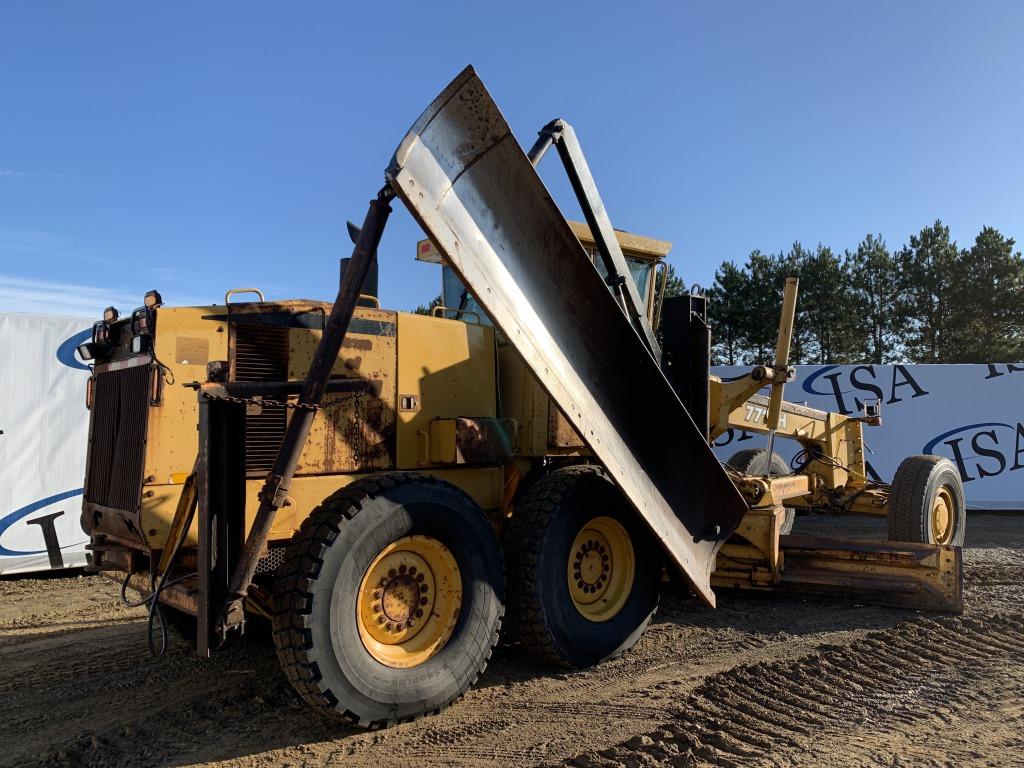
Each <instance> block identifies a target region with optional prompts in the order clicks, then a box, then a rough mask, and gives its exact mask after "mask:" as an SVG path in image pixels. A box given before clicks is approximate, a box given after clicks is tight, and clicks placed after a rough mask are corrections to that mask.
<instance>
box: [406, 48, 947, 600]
mask: <svg viewBox="0 0 1024 768" xmlns="http://www.w3.org/2000/svg"><path fill="white" fill-rule="evenodd" d="M562 130H565V131H567V132H568V133H569V134H570V136H569V140H567V141H564V142H562V143H561V144H560V145H559V154H560V155H562V159H563V162H564V163H565V165H566V169H567V171H568V173H569V176H570V180H571V181H572V184H573V188H574V190H575V191H576V193H577V196H578V197H579V198H580V203H581V206H582V208H583V210H584V213H585V214H586V215H587V218H588V224H590V227H591V230H592V231H593V232H594V233H595V235H597V236H598V237H599V238H600V233H601V230H605V232H606V233H610V232H611V225H610V222H609V221H608V217H607V214H606V213H605V211H604V208H603V205H602V204H601V202H600V198H599V196H598V194H597V190H596V186H594V184H593V179H592V177H591V176H590V174H589V170H588V169H587V167H586V161H585V160H584V159H583V156H582V152H581V151H580V150H579V146H578V143H577V142H576V141H575V137H574V136H573V135H572V134H571V127H569V126H567V125H566V124H564V123H563V122H562V121H554V122H552V123H551V124H549V125H548V126H546V127H545V129H544V130H542V131H541V133H540V136H541V139H540V140H539V141H538V143H537V144H536V145H535V146H534V148H533V149H532V150H531V152H530V154H529V155H527V154H526V153H524V152H523V150H522V148H521V147H520V146H519V144H518V142H517V141H516V140H515V138H514V137H513V135H512V132H511V129H510V128H509V125H508V123H507V122H506V121H505V119H504V117H503V116H502V114H501V112H500V110H499V109H498V107H497V105H496V104H495V102H494V101H493V99H492V98H491V96H490V94H489V93H488V92H487V90H486V88H485V87H484V85H483V83H482V82H481V81H480V79H479V78H478V77H477V75H476V74H475V72H474V70H473V68H472V67H467V68H466V69H465V70H464V71H463V72H462V73H461V74H460V75H459V76H458V77H457V78H456V79H455V80H454V81H453V82H452V83H451V84H450V85H449V86H448V87H447V88H445V90H444V91H442V93H441V94H440V95H439V96H438V97H437V98H436V99H435V100H434V102H433V103H432V104H431V105H430V106H429V107H428V108H427V109H426V111H424V113H423V114H422V115H421V116H420V118H419V119H418V120H417V121H416V123H415V124H414V125H413V127H412V129H411V130H410V131H409V133H408V134H407V135H406V137H405V139H404V140H403V141H402V143H401V145H400V146H399V148H398V150H397V151H396V153H395V156H394V158H393V159H392V162H391V165H390V166H389V168H388V170H387V178H388V181H389V182H390V184H391V186H392V188H393V189H394V191H395V192H396V193H397V194H398V196H399V197H400V198H401V199H402V201H403V202H404V203H405V204H406V206H407V207H408V208H409V210H410V211H411V212H412V214H413V215H414V216H415V217H416V219H417V220H418V221H419V223H420V225H421V226H422V227H423V229H424V231H425V232H426V233H427V234H428V236H429V237H430V239H431V240H432V241H433V243H434V244H435V246H436V247H437V248H438V249H439V250H440V251H441V253H442V254H443V255H444V258H445V259H446V260H447V262H448V263H449V264H450V265H451V266H452V268H453V269H454V270H455V271H456V272H457V273H458V275H459V277H460V278H461V280H462V282H463V284H464V285H466V286H467V288H468V289H469V290H470V291H471V292H472V293H473V295H474V296H475V297H476V298H477V300H478V301H479V302H480V304H481V305H482V306H483V307H484V309H485V310H486V311H487V313H488V315H489V316H490V317H491V318H492V320H493V321H494V322H495V324H496V325H497V326H498V327H499V328H501V330H502V331H503V332H504V333H505V336H506V337H507V338H508V340H509V342H510V343H511V344H513V345H514V346H515V348H516V349H517V351H518V352H519V354H520V355H521V356H522V358H523V360H524V361H525V363H526V365H527V366H528V367H529V368H530V369H531V371H532V372H533V374H534V375H535V376H536V377H537V379H538V380H539V381H540V383H541V385H542V386H543V387H544V388H545V389H546V390H547V392H548V394H549V395H550V396H551V397H552V399H553V400H554V401H555V402H556V403H557V404H558V406H559V408H561V409H562V411H563V412H564V413H565V415H566V417H567V418H568V419H569V421H570V422H571V423H572V426H573V427H574V428H575V429H576V431H577V432H578V433H579V435H580V436H581V437H582V438H583V440H584V441H585V442H586V444H587V447H588V448H589V450H590V451H591V452H592V454H593V455H594V456H595V457H596V458H597V459H598V460H599V461H600V462H601V463H602V464H603V465H604V466H605V468H606V469H607V470H608V472H609V473H610V475H611V476H612V477H613V479H614V480H615V482H616V483H617V485H618V486H619V488H620V489H621V490H622V492H623V493H624V495H625V496H626V497H627V498H628V500H629V501H630V503H631V504H632V505H633V506H634V507H635V508H636V510H637V512H638V513H639V514H640V515H641V516H642V517H643V519H644V520H645V521H646V523H647V524H648V526H649V527H650V528H651V530H652V531H653V532H654V534H655V535H656V536H657V538H658V540H659V541H660V542H661V543H662V545H663V546H664V548H665V549H666V551H667V552H668V553H669V554H670V556H671V557H672V559H673V560H674V562H675V563H676V565H678V567H679V568H680V570H681V571H682V572H683V573H684V574H685V575H686V577H687V578H688V580H689V582H690V584H691V585H692V587H693V588H694V590H695V591H696V592H697V594H698V595H699V596H700V597H702V598H703V599H704V600H705V601H706V602H707V603H708V604H709V605H712V606H713V605H714V604H715V596H714V593H713V592H712V589H711V588H712V586H718V587H736V588H745V589H775V590H779V591H786V592H793V593H800V594H811V595H822V596H833V597H841V598H844V599H853V600H859V601H864V602H874V603H879V604H885V605H893V606H901V607H910V608H919V609H925V610H940V611H955V612H958V611H960V610H962V563H961V555H960V549H959V547H953V546H936V545H928V544H913V543H903V542H884V541H871V542H860V541H842V540H836V539H829V538H821V537H790V536H782V535H781V527H782V520H783V518H784V515H785V510H784V502H785V501H786V500H787V499H795V498H797V497H800V496H803V495H805V494H807V493H808V485H807V477H805V476H804V477H801V476H795V477H774V478H773V477H770V476H768V477H766V478H756V477H748V478H743V477H741V476H737V473H732V478H731V479H730V475H729V474H728V473H727V472H726V471H725V470H724V469H723V467H722V466H721V464H720V463H719V461H718V459H717V458H716V457H715V456H714V454H713V453H712V451H711V448H710V445H709V443H708V439H707V438H708V436H707V434H706V432H704V431H703V430H702V428H701V427H698V426H697V425H696V424H695V422H694V420H693V419H692V418H691V416H690V414H689V413H688V412H687V410H686V408H685V407H684V406H683V404H682V403H681V401H680V399H679V397H678V395H677V392H676V390H675V389H674V388H673V386H672V385H671V384H670V383H669V382H668V380H667V379H666V378H665V375H664V374H663V371H662V368H661V366H660V365H659V363H658V361H656V359H655V358H656V356H659V353H660V350H659V349H658V348H657V344H656V342H654V341H653V339H652V334H651V333H650V329H649V328H643V327H638V326H637V323H636V322H635V321H634V322H631V315H635V312H634V313H631V312H630V311H629V310H630V307H631V303H630V301H629V296H627V295H625V292H624V291H623V295H622V296H621V297H620V301H617V300H616V298H615V297H614V296H613V293H612V292H610V291H609V290H608V286H606V285H605V282H604V281H603V280H602V278H601V277H600V275H599V274H598V272H597V271H596V270H595V269H594V266H593V264H592V263H591V261H590V259H589V258H588V257H587V255H586V253H585V252H584V251H583V248H582V246H581V245H580V242H579V240H578V239H577V238H576V236H575V235H574V234H573V232H572V230H571V229H570V227H569V225H568V223H567V222H566V220H565V218H564V217H563V215H562V213H561V212H560V211H559V209H558V207H557V206H556V205H555V203H554V201H553V200H552V198H551V195H550V194H549V193H548V191H547V189H546V188H545V187H544V184H543V182H542V181H541V180H540V177H539V176H538V175H537V173H536V171H535V170H534V166H535V165H536V164H537V162H538V161H539V159H540V156H542V155H543V153H544V151H545V150H546V149H547V147H548V146H550V145H551V143H552V139H551V137H552V136H553V135H554V136H555V141H556V142H558V141H559V137H560V132H561V131H562ZM609 239H612V240H613V239H614V238H613V237H612V238H609ZM606 260H607V261H610V259H608V257H607V256H606ZM606 266H607V267H608V271H609V272H612V273H614V266H613V265H612V264H611V263H608V264H607V265H606ZM791 282H792V283H793V285H791V286H790V289H791V290H787V298H786V302H785V306H784V309H783V319H782V323H781V327H780V344H779V354H780V355H781V357H778V358H777V360H776V366H775V370H779V371H782V370H784V369H786V368H788V365H787V362H786V358H788V347H789V343H788V336H789V333H788V330H787V329H789V328H791V327H792V315H793V311H794V305H795V301H796V291H795V281H791ZM566 286H571V289H567V287H566ZM612 287H613V291H614V290H615V286H612ZM634 301H635V297H634ZM634 309H635V306H634ZM787 317H788V318H789V319H788V320H787ZM633 319H634V320H635V318H633ZM702 375H704V376H705V377H706V373H705V374H702ZM782 384H783V381H782V380H780V381H776V382H773V386H772V397H771V404H770V410H772V411H774V416H775V421H777V420H778V414H779V412H780V409H781V408H782V406H783V405H785V404H784V403H783V402H782ZM769 452H770V448H769ZM734 481H735V482H734Z"/></svg>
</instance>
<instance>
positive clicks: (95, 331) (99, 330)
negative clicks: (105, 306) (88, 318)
mask: <svg viewBox="0 0 1024 768" xmlns="http://www.w3.org/2000/svg"><path fill="white" fill-rule="evenodd" d="M103 314H104V315H106V314H107V313H106V311H104V313H103ZM114 314H115V315H116V314H117V310H116V309H115V310H114ZM92 343H93V344H94V345H95V346H97V347H105V346H108V345H109V344H110V327H109V326H108V325H107V324H106V322H104V321H103V320H97V321H96V322H95V323H93V324H92Z"/></svg>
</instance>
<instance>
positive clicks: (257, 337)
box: [234, 323, 288, 473]
mask: <svg viewBox="0 0 1024 768" xmlns="http://www.w3.org/2000/svg"><path fill="white" fill-rule="evenodd" d="M234 354H235V360H234V363H235V365H234V374H235V375H234V380H235V381H285V380H287V378H288V329H287V328H285V327H281V326H275V325H259V324H255V323H239V324H237V325H235V350H234ZM286 419H287V414H286V412H285V410H284V409H283V408H275V407H274V406H270V407H267V408H263V409H262V412H261V413H246V416H245V469H246V472H253V473H256V472H269V471H270V469H271V467H273V465H274V459H275V458H276V457H277V452H278V449H280V447H281V441H282V440H283V439H284V431H285V426H286V424H287V421H286Z"/></svg>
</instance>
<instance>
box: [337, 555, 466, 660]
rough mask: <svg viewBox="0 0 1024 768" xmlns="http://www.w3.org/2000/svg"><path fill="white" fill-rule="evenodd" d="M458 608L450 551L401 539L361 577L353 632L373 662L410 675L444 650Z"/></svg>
mask: <svg viewBox="0 0 1024 768" xmlns="http://www.w3.org/2000/svg"><path fill="white" fill-rule="evenodd" d="M461 608H462V574H461V572H460V571H459V566H458V563H457V562H456V560H455V557H454V555H452V553H451V551H450V550H449V549H448V548H447V547H446V546H445V545H444V544H442V543H441V542H440V541H438V540H437V539H435V538H433V537H432V536H421V535H413V536H403V537H402V538H400V539H397V540H396V541H393V542H391V543H390V544H388V545H387V546H386V547H384V549H382V550H381V551H380V553H378V555H377V556H376V557H375V558H374V559H373V562H371V563H370V565H369V567H368V568H367V569H366V572H365V573H364V574H363V578H362V580H361V581H360V583H359V592H358V594H357V597H356V627H357V629H358V630H359V639H360V640H361V641H362V643H363V647H364V648H366V650H367V652H368V653H369V654H370V655H371V656H373V658H375V659H376V660H377V661H379V662H380V663H381V664H384V665H385V666H388V667H392V668H395V669H409V668H410V667H417V666H419V665H420V664H422V663H423V662H425V661H427V660H428V659H430V658H432V657H433V656H435V655H436V654H437V653H438V651H440V650H441V649H442V648H443V647H444V645H445V643H447V642H448V639H449V638H450V637H451V636H452V632H454V631H455V625H456V624H457V623H458V621H459V612H460V611H461Z"/></svg>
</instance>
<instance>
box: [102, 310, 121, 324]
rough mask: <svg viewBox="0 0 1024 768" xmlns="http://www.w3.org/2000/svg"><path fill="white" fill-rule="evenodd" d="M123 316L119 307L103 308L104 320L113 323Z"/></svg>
mask: <svg viewBox="0 0 1024 768" xmlns="http://www.w3.org/2000/svg"><path fill="white" fill-rule="evenodd" d="M120 316H121V313H120V312H118V311H117V307H107V308H106V309H104V310H103V322H105V323H112V322H114V321H115V320H117V318H119V317H120Z"/></svg>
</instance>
